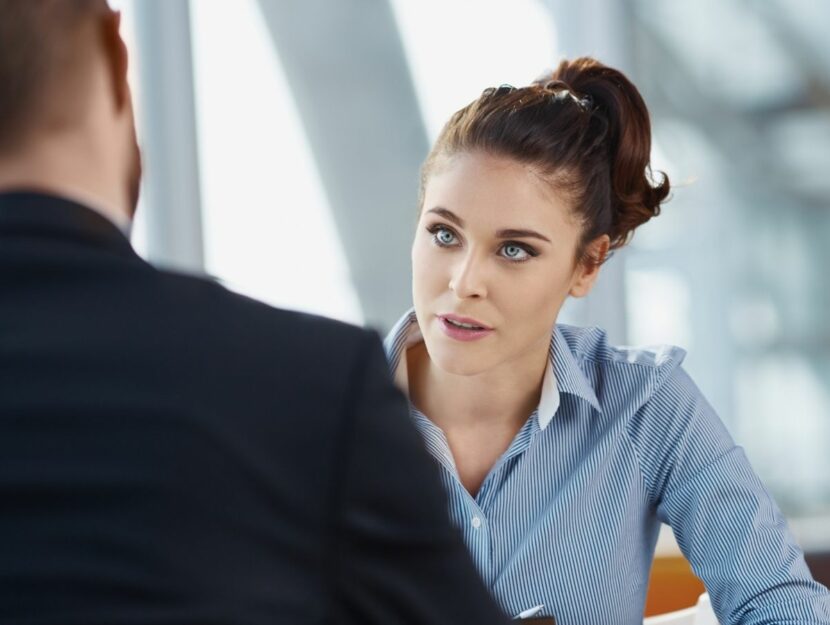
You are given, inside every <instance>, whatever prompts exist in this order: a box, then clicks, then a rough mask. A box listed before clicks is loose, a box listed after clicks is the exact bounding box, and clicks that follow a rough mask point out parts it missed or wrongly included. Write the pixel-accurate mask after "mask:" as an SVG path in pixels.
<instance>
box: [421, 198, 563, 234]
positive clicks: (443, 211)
mask: <svg viewBox="0 0 830 625" xmlns="http://www.w3.org/2000/svg"><path fill="white" fill-rule="evenodd" d="M427 212H428V213H435V214H436V215H441V217H444V218H445V219H447V220H449V221H451V222H453V223H454V224H455V225H457V226H458V227H459V228H463V227H464V220H463V219H461V217H459V216H458V215H456V214H455V213H454V212H452V211H451V210H449V209H448V208H443V207H441V206H436V207H435V208H430V209H429V210H428V211H427ZM496 237H498V238H499V239H539V240H540V241H547V242H548V243H550V242H551V241H550V239H549V238H547V237H546V236H545V235H543V234H539V233H538V232H536V231H535V230H526V229H524V228H507V229H504V230H499V231H498V232H496Z"/></svg>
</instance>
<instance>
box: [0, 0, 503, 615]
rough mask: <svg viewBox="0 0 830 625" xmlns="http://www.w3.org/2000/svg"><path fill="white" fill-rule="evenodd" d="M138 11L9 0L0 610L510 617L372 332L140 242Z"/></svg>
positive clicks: (1, 114)
mask: <svg viewBox="0 0 830 625" xmlns="http://www.w3.org/2000/svg"><path fill="white" fill-rule="evenodd" d="M118 28H119V15H118V14H117V13H114V12H112V11H111V10H110V9H109V7H108V6H107V5H106V2H105V1H104V0H0V502H1V503H0V622H2V623H3V624H4V625H13V624H16V623H27V624H32V625H34V624H38V625H46V624H67V625H68V624H70V623H72V624H75V623H78V624H81V623H83V624H85V625H96V624H104V623H106V624H109V625H118V624H121V623H130V624H135V625H140V624H144V623H147V624H150V623H153V624H158V625H162V624H174V623H175V624H180V623H182V624H183V623H200V624H215V625H225V624H228V625H230V624H235V625H239V624H246V625H259V624H263V625H264V624H266V623H268V624H269V625H272V624H275V623H292V624H294V623H298V624H299V623H361V624H373V623H436V624H439V623H440V624H445V623H446V624H448V623H500V622H502V618H503V616H502V615H501V613H500V612H499V610H498V608H497V607H496V606H495V605H494V604H493V603H492V601H491V600H490V597H489V594H488V593H487V591H486V590H484V588H483V587H482V585H481V584H480V582H479V580H478V579H477V576H476V573H475V571H474V568H473V566H472V564H471V562H470V560H469V558H468V557H467V554H466V551H465V549H464V547H463V546H462V545H461V543H460V542H459V540H458V538H457V536H456V535H455V533H454V531H453V530H452V529H451V527H450V525H449V521H448V519H447V517H446V512H445V502H444V498H443V493H442V492H441V490H440V486H439V484H438V481H437V476H436V474H435V473H434V471H435V470H434V468H433V466H432V464H431V463H430V462H429V460H428V459H427V458H426V456H425V454H424V453H423V450H422V449H421V447H420V440H419V438H418V435H417V433H416V432H415V431H414V429H413V427H412V425H411V424H410V423H409V421H408V414H407V409H406V405H405V402H404V400H403V398H402V397H401V396H400V395H399V394H398V392H397V391H396V390H395V389H394V388H393V386H392V384H391V383H390V381H389V380H388V373H387V369H386V364H385V361H384V357H383V354H382V350H381V347H380V343H379V341H378V339H377V338H376V337H375V336H374V335H373V334H371V333H369V332H366V331H363V330H360V329H357V328H352V327H348V326H346V325H343V324H338V323H335V322H332V321H324V320H322V319H318V318H314V317H311V316H306V315H300V314H295V313H289V312H285V311H279V310H275V309H272V308H269V307H267V306H265V305H263V304H260V303H257V302H255V301H252V300H249V299H246V298H243V297H241V296H238V295H234V294H232V293H229V292H228V291H226V290H224V289H222V288H221V287H219V286H217V285H215V284H212V283H210V282H207V281H202V280H198V279H194V278H190V277H184V276H179V275H174V274H170V273H163V272H160V271H158V270H156V269H154V268H152V267H151V266H150V265H148V264H146V263H145V262H144V261H142V260H141V259H140V258H139V257H138V256H136V254H135V253H134V252H133V250H132V248H131V247H130V244H129V242H128V241H127V239H126V238H125V236H124V234H123V233H122V229H125V228H127V227H128V225H129V222H130V219H131V217H132V215H133V212H134V210H135V206H136V200H137V195H138V191H137V190H138V183H139V173H140V167H139V157H138V149H137V146H136V139H135V132H134V126H133V112H132V108H131V98H130V91H129V88H128V85H127V81H126V69H127V53H126V49H125V47H124V44H123V42H122V40H121V38H120V36H119V32H118Z"/></svg>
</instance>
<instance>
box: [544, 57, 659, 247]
mask: <svg viewBox="0 0 830 625" xmlns="http://www.w3.org/2000/svg"><path fill="white" fill-rule="evenodd" d="M535 84H537V85H539V84H542V85H544V86H545V87H547V85H549V84H556V85H563V86H565V87H566V88H567V89H569V90H570V91H571V92H573V93H574V94H575V95H576V96H577V97H582V98H589V99H590V101H591V102H592V112H593V114H594V115H597V116H601V117H602V118H603V120H604V122H605V123H603V124H599V125H597V130H596V139H597V140H598V141H599V142H601V143H602V144H603V145H604V147H605V149H606V151H607V154H608V159H609V166H610V175H611V189H612V197H611V203H612V206H613V208H614V223H613V228H612V233H611V243H612V249H614V248H618V247H621V246H622V245H624V244H625V243H626V242H627V241H628V239H629V238H630V236H631V234H632V232H633V231H634V229H635V228H637V226H639V225H641V224H643V223H645V222H646V221H648V220H649V219H651V218H652V217H654V216H656V215H658V214H659V213H660V204H661V203H662V202H663V201H664V200H665V199H666V197H668V195H669V191H670V184H669V179H668V176H667V175H666V174H665V173H662V172H660V174H659V180H655V177H654V175H653V174H652V171H651V167H650V164H649V163H650V158H651V122H650V119H649V114H648V109H647V108H646V104H645V102H644V101H643V98H642V96H641V95H640V92H639V91H638V90H637V88H636V87H635V86H634V85H633V84H632V83H631V81H630V80H628V78H626V76H625V75H624V74H623V73H622V72H620V71H618V70H616V69H614V68H611V67H608V66H606V65H603V64H602V63H600V62H599V61H597V60H596V59H593V58H590V57H580V58H577V59H573V60H563V61H562V62H560V64H559V66H558V67H557V68H556V69H555V70H554V71H553V72H551V73H549V74H547V75H545V76H543V77H541V78H540V79H539V80H537V81H536V83H535Z"/></svg>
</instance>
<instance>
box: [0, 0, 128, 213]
mask: <svg viewBox="0 0 830 625" xmlns="http://www.w3.org/2000/svg"><path fill="white" fill-rule="evenodd" d="M0 16H1V17H0V164H2V170H3V173H2V174H0V186H2V187H14V186H19V187H20V186H22V187H25V186H34V187H43V188H44V190H52V191H67V192H69V193H71V192H73V191H75V192H77V193H78V194H79V195H81V196H84V197H89V198H93V199H97V200H99V201H100V202H101V203H104V204H106V205H108V206H110V207H112V208H114V209H117V210H118V211H119V212H120V213H122V214H124V215H126V216H127V217H131V216H132V214H133V212H134V211H135V205H136V202H137V200H138V183H139V179H140V169H141V167H140V158H139V153H138V146H137V143H136V138H135V125H134V120H133V110H132V101H131V95H130V90H129V86H128V84H127V51H126V47H125V46H124V43H123V41H122V39H121V36H120V34H119V23H120V15H119V14H118V13H116V12H113V11H112V10H111V9H110V8H109V6H108V5H107V2H106V0H0Z"/></svg>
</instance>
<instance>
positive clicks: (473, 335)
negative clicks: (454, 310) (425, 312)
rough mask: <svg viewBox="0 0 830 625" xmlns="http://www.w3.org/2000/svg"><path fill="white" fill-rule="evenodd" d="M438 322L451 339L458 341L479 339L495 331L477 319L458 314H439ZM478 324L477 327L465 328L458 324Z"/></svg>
mask: <svg viewBox="0 0 830 625" xmlns="http://www.w3.org/2000/svg"><path fill="white" fill-rule="evenodd" d="M438 322H439V324H440V325H441V329H442V330H443V331H444V334H446V335H447V336H448V337H450V338H451V339H455V340H456V341H477V340H478V339H483V338H484V337H485V336H488V335H490V334H492V333H493V329H492V328H489V327H487V326H485V325H484V324H482V323H481V322H479V321H476V320H475V319H470V318H468V317H459V316H457V315H438ZM459 323H463V324H466V325H474V326H477V327H475V328H463V327H461V326H459V325H457V324H459Z"/></svg>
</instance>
